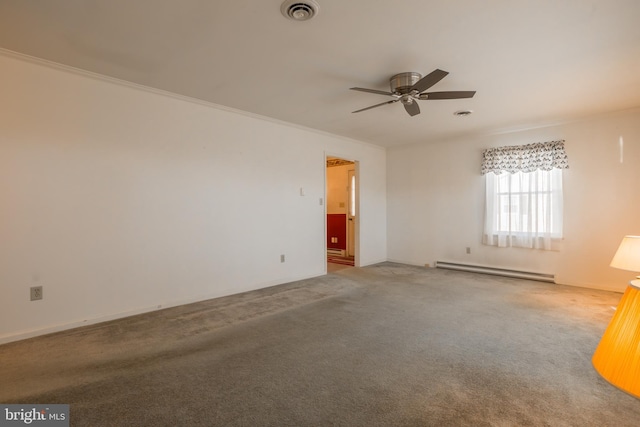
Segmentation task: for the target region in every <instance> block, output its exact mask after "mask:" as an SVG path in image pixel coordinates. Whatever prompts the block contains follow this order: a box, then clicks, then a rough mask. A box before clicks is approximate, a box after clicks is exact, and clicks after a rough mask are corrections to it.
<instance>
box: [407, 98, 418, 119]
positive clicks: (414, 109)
mask: <svg viewBox="0 0 640 427" xmlns="http://www.w3.org/2000/svg"><path fill="white" fill-rule="evenodd" d="M404 109H405V110H407V113H409V115H410V116H411V117H413V116H416V115H418V114H420V107H418V103H417V102H416V101H413V102H412V103H411V104H404Z"/></svg>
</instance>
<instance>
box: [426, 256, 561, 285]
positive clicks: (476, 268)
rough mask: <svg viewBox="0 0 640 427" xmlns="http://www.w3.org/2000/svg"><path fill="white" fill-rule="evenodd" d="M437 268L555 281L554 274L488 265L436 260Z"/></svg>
mask: <svg viewBox="0 0 640 427" xmlns="http://www.w3.org/2000/svg"><path fill="white" fill-rule="evenodd" d="M436 268H443V269H447V270H459V271H469V272H471V273H482V274H493V275H494V276H505V277H515V278H518V279H529V280H539V281H541V282H550V283H555V282H556V277H555V275H553V274H547V273H536V272H532V271H521V270H509V269H507V268H497V267H487V266H484V265H473V264H460V263H454V262H446V261H436Z"/></svg>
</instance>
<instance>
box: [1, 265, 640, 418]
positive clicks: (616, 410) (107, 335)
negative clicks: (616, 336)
mask: <svg viewBox="0 0 640 427" xmlns="http://www.w3.org/2000/svg"><path fill="white" fill-rule="evenodd" d="M620 297H621V294H616V293H610V292H604V291H594V290H587V289H580V288H572V287H566V286H557V285H550V284H546V283H540V282H532V281H526V280H518V279H506V278H499V277H494V276H487V275H476V274H470V273H463V272H455V271H445V270H438V269H426V268H420V267H410V266H405V265H400V264H393V263H383V264H379V265H376V266H371V267H366V268H345V269H340V270H337V271H335V272H332V273H330V274H328V275H327V276H324V277H319V278H315V279H309V280H304V281H300V282H295V283H290V284H286V285H281V286H276V287H273V288H268V289H263V290H259V291H254V292H249V293H246V294H241V295H236V296H232V297H227V298H221V299H216V300H210V301H205V302H201V303H197V304H190V305H186V306H181V307H175V308H171V309H166V310H162V311H158V312H153V313H149V314H145V315H140V316H135V317H130V318H127V319H121V320H118V321H113V322H109V323H104V324H100V325H95V326H89V327H85V328H80V329H76V330H72V331H67V332H63V333H58V334H53V335H49V336H44V337H39V338H35V339H30V340H25V341H21V342H16V343H11V344H6V345H3V346H0V402H1V403H66V404H70V405H71V421H72V422H71V425H73V426H598V427H600V426H636V425H638V420H640V400H638V399H636V398H634V397H632V396H630V395H628V394H626V393H624V392H622V391H620V390H618V389H616V388H614V387H612V386H611V385H609V384H608V383H607V382H606V381H605V380H604V379H602V378H601V377H600V376H599V375H598V374H597V373H596V372H595V371H594V369H593V368H592V366H591V356H592V354H593V351H594V349H595V347H596V345H597V343H598V341H599V339H600V337H601V335H602V333H603V331H604V329H605V327H606V325H607V323H608V321H609V319H610V318H611V316H612V314H613V310H612V309H611V306H615V305H616V304H617V302H618V301H619V299H620Z"/></svg>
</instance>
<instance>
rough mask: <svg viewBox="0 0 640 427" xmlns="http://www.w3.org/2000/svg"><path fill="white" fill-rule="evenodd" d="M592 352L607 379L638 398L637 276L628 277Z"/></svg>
mask: <svg viewBox="0 0 640 427" xmlns="http://www.w3.org/2000/svg"><path fill="white" fill-rule="evenodd" d="M629 285H630V286H628V287H627V289H626V290H625V292H624V295H622V299H621V300H620V303H619V304H618V308H617V309H616V312H615V314H614V315H613V318H612V319H611V322H610V323H609V326H608V327H607V329H606V331H605V332H604V335H603V336H602V340H600V344H598V347H597V348H596V351H595V353H594V354H593V359H592V360H591V361H592V363H593V367H594V368H595V369H596V371H598V373H599V374H600V375H602V377H603V378H604V379H606V380H607V381H609V382H610V383H611V384H613V385H614V386H616V387H618V388H619V389H621V390H623V391H626V392H627V393H629V394H631V395H632V396H635V397H637V398H639V399H640V280H632V281H631V283H629Z"/></svg>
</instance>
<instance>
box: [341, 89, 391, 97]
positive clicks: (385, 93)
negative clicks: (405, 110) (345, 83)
mask: <svg viewBox="0 0 640 427" xmlns="http://www.w3.org/2000/svg"><path fill="white" fill-rule="evenodd" d="M349 89H351V90H359V91H360V92H369V93H376V94H378V95H388V96H391V95H392V94H391V92H385V91H382V90H375V89H365V88H363V87H350V88H349Z"/></svg>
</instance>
